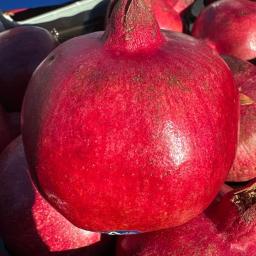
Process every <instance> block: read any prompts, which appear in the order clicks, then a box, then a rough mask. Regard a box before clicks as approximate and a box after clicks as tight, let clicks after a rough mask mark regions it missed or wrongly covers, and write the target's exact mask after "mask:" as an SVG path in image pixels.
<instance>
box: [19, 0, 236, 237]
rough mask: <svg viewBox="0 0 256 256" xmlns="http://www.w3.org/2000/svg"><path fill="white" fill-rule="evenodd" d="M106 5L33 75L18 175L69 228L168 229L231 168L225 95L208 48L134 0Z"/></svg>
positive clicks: (227, 86) (205, 200)
mask: <svg viewBox="0 0 256 256" xmlns="http://www.w3.org/2000/svg"><path fill="white" fill-rule="evenodd" d="M112 4H113V6H112V8H111V10H112V11H111V15H110V16H111V17H110V19H109V22H108V24H107V28H106V32H105V33H104V34H103V33H93V34H89V35H85V36H81V37H77V38H74V39H71V40H69V41H67V42H65V43H64V44H62V45H60V46H59V47H57V48H56V49H55V50H54V51H53V52H52V53H51V54H50V55H49V56H48V57H47V58H46V59H45V60H44V62H43V63H41V65H40V66H39V68H38V69H37V70H36V72H35V73H34V74H33V77H32V79H31V81H30V84H29V87H28V90H27V92H26V95H25V99H24V104H23V110H22V134H23V141H24V146H25V152H26V155H27V157H28V160H29V164H30V171H31V173H32V175H33V178H34V180H35V182H36V184H37V186H38V188H39V189H40V191H42V193H43V195H44V196H45V197H46V198H47V200H49V202H51V204H52V205H54V207H56V208H57V209H58V210H59V211H60V212H61V213H62V214H63V215H64V216H65V217H66V218H68V219H69V220H70V221H71V222H72V223H74V224H75V225H77V226H78V227H80V228H84V229H87V230H92V231H105V232H109V231H116V230H117V231H125V230H128V231H129V232H132V231H153V230H158V229H162V228H167V227H171V226H177V225H180V224H182V223H185V222H186V221H188V220H190V219H191V218H193V217H195V216H197V215H198V214H199V213H200V212H202V211H203V210H204V209H205V208H206V207H207V206H208V205H209V203H210V202H211V201H212V200H213V198H214V197H215V196H216V194H217V192H218V190H219V188H220V186H221V184H222V183H223V182H224V180H225V178H226V175H227V172H228V170H229V169H230V167H231V164H232V162H233V159H234V155H235V148H236V143H237V126H238V113H239V111H238V106H239V105H238V93H237V89H236V87H235V86H234V82H233V78H232V74H231V72H230V70H229V68H228V67H227V65H226V64H225V63H224V61H223V60H222V59H221V58H220V57H219V55H218V54H217V53H216V52H215V51H213V50H212V49H210V48H209V47H208V46H206V45H205V43H202V42H200V41H199V40H196V39H194V38H192V37H190V36H187V35H184V34H182V33H175V32H169V33H167V32H166V33H161V32H160V29H159V26H158V24H157V22H156V20H155V19H154V17H153V15H152V13H151V12H150V11H149V10H148V9H147V8H146V7H145V3H144V2H143V1H142V0H131V1H130V0H120V1H116V2H113V3H112ZM195 65H196V69H195ZM188 191H189V193H188Z"/></svg>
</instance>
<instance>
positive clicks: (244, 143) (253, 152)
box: [227, 75, 256, 181]
mask: <svg viewBox="0 0 256 256" xmlns="http://www.w3.org/2000/svg"><path fill="white" fill-rule="evenodd" d="M255 102H256V75H255V76H253V77H251V78H250V79H248V80H246V81H245V82H244V83H243V84H242V85H241V87H240V105H241V107H240V132H239V143H238V148H237V153H236V158H235V161H234V163H233V166H232V168H231V170H230V171H229V174H228V177H227V180H228V181H247V180H250V179H252V178H254V177H256V144H255V140H256V128H255V127H256V118H255V116H256V104H255Z"/></svg>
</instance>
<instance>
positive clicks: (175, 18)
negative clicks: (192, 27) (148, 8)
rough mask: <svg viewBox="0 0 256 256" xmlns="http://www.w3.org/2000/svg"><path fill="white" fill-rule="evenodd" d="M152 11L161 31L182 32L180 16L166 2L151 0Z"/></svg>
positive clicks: (164, 0)
mask: <svg viewBox="0 0 256 256" xmlns="http://www.w3.org/2000/svg"><path fill="white" fill-rule="evenodd" d="M149 2H151V5H152V10H153V12H154V15H155V17H156V20H157V22H158V24H159V26H160V28H161V29H165V30H171V31H177V32H182V27H183V25H182V20H181V17H180V15H179V14H178V13H177V12H176V11H175V10H173V9H172V8H171V7H169V5H168V3H167V2H166V0H150V1H149Z"/></svg>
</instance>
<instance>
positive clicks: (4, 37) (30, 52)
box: [0, 26, 57, 111]
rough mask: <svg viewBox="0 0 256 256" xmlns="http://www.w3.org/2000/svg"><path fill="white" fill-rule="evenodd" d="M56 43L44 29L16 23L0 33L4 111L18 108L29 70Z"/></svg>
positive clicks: (0, 89)
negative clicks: (19, 25)
mask: <svg viewBox="0 0 256 256" xmlns="http://www.w3.org/2000/svg"><path fill="white" fill-rule="evenodd" d="M56 46H57V42H56V40H55V39H54V37H53V36H52V35H51V34H50V33H49V32H48V31H47V30H45V29H43V28H39V27H32V26H24V27H17V28H12V29H9V30H6V31H4V32H2V33H0V56H1V58H0V67H1V68H0V102H1V104H3V106H4V108H5V109H6V110H8V111H20V109H21V104H22V100H23V96H24V93H25V90H26V87H27V85H28V82H29V80H30V78H31V75H32V73H33V72H34V70H35V69H36V67H37V66H38V65H39V63H40V62H41V61H42V60H43V59H44V58H45V57H46V56H47V55H48V54H49V53H50V52H51V51H52V50H53V49H54V48H55V47H56Z"/></svg>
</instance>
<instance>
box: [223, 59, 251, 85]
mask: <svg viewBox="0 0 256 256" xmlns="http://www.w3.org/2000/svg"><path fill="white" fill-rule="evenodd" d="M222 58H223V59H224V60H225V62H226V63H227V64H228V66H229V68H230V69H231V71H232V73H233V77H234V80H235V84H236V86H237V88H240V87H241V85H242V84H243V83H244V82H245V81H246V80H248V79H249V78H251V77H253V76H256V66H255V65H253V64H252V63H250V62H248V61H245V60H241V59H238V58H235V57H232V56H227V55H225V56H222Z"/></svg>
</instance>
